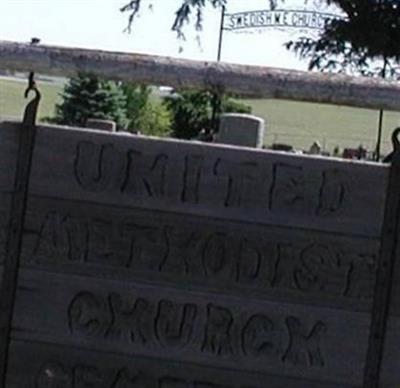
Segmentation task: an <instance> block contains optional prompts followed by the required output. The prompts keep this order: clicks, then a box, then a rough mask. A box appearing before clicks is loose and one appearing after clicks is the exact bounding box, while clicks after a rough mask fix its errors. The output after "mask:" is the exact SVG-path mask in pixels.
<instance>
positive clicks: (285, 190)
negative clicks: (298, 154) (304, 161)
mask: <svg viewBox="0 0 400 388" xmlns="http://www.w3.org/2000/svg"><path fill="white" fill-rule="evenodd" d="M304 186H305V183H304V174H303V168H302V167H300V166H292V165H288V164H283V163H278V164H276V165H274V169H273V182H272V186H271V190H270V198H269V209H270V210H271V211H277V212H279V211H284V212H303V213H304V209H303V208H304V205H305V203H304V202H305V187H304Z"/></svg>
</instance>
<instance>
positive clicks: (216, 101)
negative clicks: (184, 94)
mask: <svg viewBox="0 0 400 388" xmlns="http://www.w3.org/2000/svg"><path fill="white" fill-rule="evenodd" d="M225 11H226V8H225V6H224V5H223V6H222V11H221V23H220V28H219V40H218V52H217V62H220V61H221V55H222V40H223V36H224V21H225ZM220 109H221V96H220V94H219V93H218V91H214V94H213V107H212V116H211V123H212V126H213V130H214V132H217V131H218V114H219V112H220Z"/></svg>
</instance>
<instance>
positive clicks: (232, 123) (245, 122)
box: [215, 113, 265, 148]
mask: <svg viewBox="0 0 400 388" xmlns="http://www.w3.org/2000/svg"><path fill="white" fill-rule="evenodd" d="M264 126H265V124H264V120H263V119H262V118H259V117H256V116H252V115H248V114H239V113H225V114H222V115H221V116H220V125H219V130H218V134H217V136H216V140H215V142H216V143H222V144H231V145H237V146H244V147H255V148H262V146H263V142H264Z"/></svg>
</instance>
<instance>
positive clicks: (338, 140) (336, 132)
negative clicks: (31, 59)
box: [0, 79, 400, 153]
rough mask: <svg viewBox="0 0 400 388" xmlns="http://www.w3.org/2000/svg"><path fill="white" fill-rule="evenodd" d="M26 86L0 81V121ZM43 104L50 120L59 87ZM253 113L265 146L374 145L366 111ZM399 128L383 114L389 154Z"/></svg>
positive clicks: (395, 117)
mask: <svg viewBox="0 0 400 388" xmlns="http://www.w3.org/2000/svg"><path fill="white" fill-rule="evenodd" d="M25 87H26V83H25V82H20V81H17V80H6V79H0V118H12V117H14V118H21V117H22V112H23V109H24V106H25V104H26V100H25V99H24V98H23V91H24V88H25ZM40 88H41V91H42V96H43V97H42V98H43V99H42V102H41V105H40V111H39V117H40V118H43V117H49V116H52V115H53V113H54V106H55V104H56V102H58V101H59V99H60V97H59V93H60V92H61V89H62V85H61V84H59V83H58V84H57V83H49V82H41V83H40ZM244 102H245V103H247V104H249V105H251V106H252V108H253V113H254V114H255V115H257V116H260V117H263V118H264V119H265V120H266V128H267V130H266V137H265V144H267V145H270V144H272V143H274V142H278V143H287V144H291V145H293V146H294V147H295V148H297V149H308V148H309V147H310V145H311V144H312V142H314V141H319V142H320V144H321V145H322V146H323V147H324V148H325V149H327V150H328V151H332V149H333V148H334V147H335V146H337V145H338V146H339V147H340V148H341V149H343V148H344V147H354V148H355V147H357V146H358V145H360V144H362V145H364V146H366V147H367V148H368V149H369V150H372V149H374V147H375V142H376V133H377V123H378V112H377V111H373V110H367V109H354V108H348V107H336V106H332V105H321V104H309V103H301V102H291V101H282V100H244ZM398 125H400V113H397V112H394V113H393V112H385V116H384V133H383V142H382V148H383V152H384V153H386V152H388V151H389V150H390V148H391V145H390V141H389V139H390V134H391V132H392V130H393V129H394V128H395V127H397V126H398Z"/></svg>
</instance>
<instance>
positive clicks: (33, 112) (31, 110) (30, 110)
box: [23, 71, 41, 126]
mask: <svg viewBox="0 0 400 388" xmlns="http://www.w3.org/2000/svg"><path fill="white" fill-rule="evenodd" d="M31 91H33V92H35V97H34V99H33V100H32V101H30V102H29V103H28V105H27V106H26V108H25V113H24V119H23V123H24V124H25V125H27V126H34V125H35V123H36V116H37V111H38V107H39V102H40V99H41V94H40V92H39V90H38V88H37V85H36V82H35V73H34V72H33V71H32V72H30V73H29V78H28V87H27V88H26V89H25V93H24V96H25V98H28V96H29V92H31Z"/></svg>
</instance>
